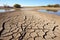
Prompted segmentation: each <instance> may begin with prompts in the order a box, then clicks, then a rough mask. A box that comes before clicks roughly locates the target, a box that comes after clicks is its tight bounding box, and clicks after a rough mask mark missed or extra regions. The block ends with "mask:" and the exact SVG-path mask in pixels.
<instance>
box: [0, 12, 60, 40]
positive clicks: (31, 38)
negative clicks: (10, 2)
mask: <svg viewBox="0 0 60 40" xmlns="http://www.w3.org/2000/svg"><path fill="white" fill-rule="evenodd" d="M59 31H60V25H59V24H58V23H56V21H55V20H53V19H52V20H49V19H48V18H47V17H46V16H42V15H40V14H39V13H36V12H31V11H28V12H26V11H23V12H22V11H21V12H18V13H17V12H12V13H6V14H4V15H3V14H1V17H0V40H60V32H59Z"/></svg>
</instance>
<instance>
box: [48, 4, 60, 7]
mask: <svg viewBox="0 0 60 40" xmlns="http://www.w3.org/2000/svg"><path fill="white" fill-rule="evenodd" d="M47 6H48V7H60V5H59V4H55V5H47Z"/></svg>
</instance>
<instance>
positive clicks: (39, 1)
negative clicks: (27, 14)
mask: <svg viewBox="0 0 60 40" xmlns="http://www.w3.org/2000/svg"><path fill="white" fill-rule="evenodd" d="M4 4H7V5H10V6H13V5H14V4H21V5H22V6H42V5H48V4H60V0H0V6H1V5H4Z"/></svg>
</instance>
